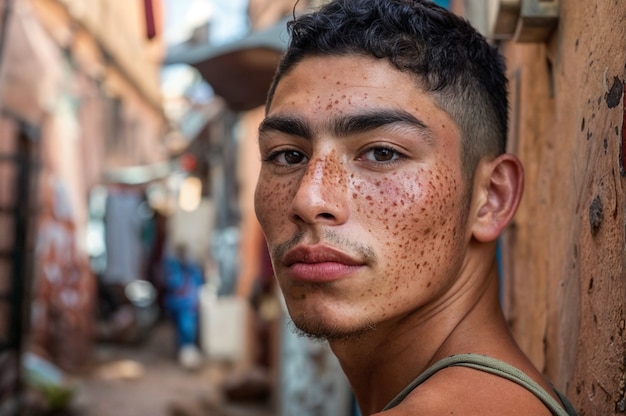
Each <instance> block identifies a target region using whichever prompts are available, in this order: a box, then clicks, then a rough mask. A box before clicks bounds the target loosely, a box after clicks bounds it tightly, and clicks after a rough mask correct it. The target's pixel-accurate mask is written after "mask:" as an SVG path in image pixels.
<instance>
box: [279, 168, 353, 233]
mask: <svg viewBox="0 0 626 416" xmlns="http://www.w3.org/2000/svg"><path fill="white" fill-rule="evenodd" d="M346 183H347V178H346V170H345V168H344V167H343V166H342V165H341V163H340V161H338V160H334V158H329V157H326V158H316V159H311V160H310V161H309V163H308V165H307V167H306V170H305V171H304V173H303V175H302V177H301V179H300V182H299V184H298V189H297V190H296V193H295V195H294V198H293V202H292V205H291V213H290V218H291V221H293V222H294V223H296V224H302V223H305V224H320V223H321V224H327V225H337V224H341V223H343V222H345V221H346V219H347V218H348V211H349V208H348V204H347V203H346V192H347V185H346Z"/></svg>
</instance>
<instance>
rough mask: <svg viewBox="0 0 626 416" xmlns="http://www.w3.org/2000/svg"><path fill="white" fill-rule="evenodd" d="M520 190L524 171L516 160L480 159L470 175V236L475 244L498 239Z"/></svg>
mask: <svg viewBox="0 0 626 416" xmlns="http://www.w3.org/2000/svg"><path fill="white" fill-rule="evenodd" d="M523 190H524V169H523V167H522V164H521V162H520V161H519V159H518V158H517V157H515V156H514V155H512V154H503V155H500V156H498V157H497V158H495V159H492V160H488V159H483V160H481V162H480V163H479V165H478V169H476V174H475V176H474V196H473V201H474V202H473V204H472V205H473V209H472V213H473V215H474V218H473V224H472V235H473V237H474V238H476V239H477V240H478V241H481V242H489V241H493V240H495V239H497V238H498V236H499V235H500V234H501V233H502V231H503V230H504V228H505V227H506V226H507V225H508V224H509V222H511V219H512V218H513V216H514V215H515V212H516V211H517V207H518V205H519V203H520V200H521V198H522V193H523Z"/></svg>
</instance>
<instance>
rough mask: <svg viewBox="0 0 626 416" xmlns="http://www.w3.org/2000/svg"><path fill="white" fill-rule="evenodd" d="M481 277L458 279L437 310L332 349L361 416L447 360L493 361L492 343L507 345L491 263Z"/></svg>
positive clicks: (423, 311)
mask: <svg viewBox="0 0 626 416" xmlns="http://www.w3.org/2000/svg"><path fill="white" fill-rule="evenodd" d="M481 274H482V277H480V278H475V279H459V280H458V282H457V284H456V285H455V287H452V288H451V289H450V290H449V291H448V292H446V296H445V297H443V298H442V299H440V300H438V302H437V304H433V305H429V306H428V307H423V308H419V309H416V310H414V311H412V312H410V313H409V314H407V315H406V316H403V317H400V318H397V319H394V320H391V321H389V322H385V323H382V324H380V325H379V326H377V328H376V329H375V330H374V331H372V332H370V333H368V334H366V335H364V336H363V337H361V338H360V339H358V340H349V341H335V342H332V343H331V348H332V350H333V352H334V353H335V355H336V356H337V357H338V359H339V361H340V363H341V365H342V368H343V370H344V372H345V373H346V376H347V377H348V380H349V381H350V384H351V386H352V389H353V391H354V394H355V396H356V399H357V402H358V404H359V407H360V409H361V411H362V412H363V414H372V413H375V412H378V411H380V410H381V409H382V408H383V407H384V406H385V405H386V404H387V403H388V402H389V401H391V399H393V398H394V397H395V396H396V395H397V394H398V393H399V392H400V391H401V390H402V389H403V388H404V387H406V385H408V384H409V383H410V382H411V381H413V380H414V379H415V378H416V377H417V376H418V375H419V374H421V373H422V372H423V371H424V370H426V369H427V368H428V367H430V366H431V365H432V364H434V363H435V362H437V361H439V360H440V359H442V358H444V357H446V356H449V355H453V354H461V353H480V354H486V355H490V354H491V355H497V353H496V352H495V351H492V349H493V346H494V344H501V343H498V342H494V339H506V340H508V341H506V342H507V343H509V342H512V340H511V339H510V336H509V335H508V328H507V325H506V322H505V320H504V318H503V316H502V312H501V309H500V304H499V299H498V281H497V267H496V264H495V261H493V262H492V265H491V267H490V268H489V270H482V272H481ZM474 277H476V276H474ZM476 282H477V283H476ZM494 317H497V318H496V319H494Z"/></svg>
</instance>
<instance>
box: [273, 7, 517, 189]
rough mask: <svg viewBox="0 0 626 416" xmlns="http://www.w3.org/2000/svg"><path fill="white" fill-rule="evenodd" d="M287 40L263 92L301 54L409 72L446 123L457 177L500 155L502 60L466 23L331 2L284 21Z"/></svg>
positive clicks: (444, 13) (434, 11)
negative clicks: (454, 142) (455, 147)
mask: <svg viewBox="0 0 626 416" xmlns="http://www.w3.org/2000/svg"><path fill="white" fill-rule="evenodd" d="M288 30H289V33H290V36H291V38H290V42H289V45H288V48H287V51H286V52H285V54H284V55H283V57H282V59H281V61H280V64H279V66H278V69H277V71H276V74H275V76H274V80H273V82H272V85H271V87H270V89H269V93H268V97H267V103H266V110H269V107H270V105H271V102H272V99H273V96H274V92H275V90H276V86H277V84H278V83H279V82H280V80H281V78H282V76H283V75H285V74H286V73H287V72H289V70H290V69H291V68H293V67H294V66H295V65H296V64H298V63H299V62H300V61H301V60H302V59H303V58H305V57H307V56H324V55H329V56H332V55H335V56H337V55H363V56H371V57H374V58H378V59H387V60H388V61H389V62H390V63H391V64H392V65H393V66H395V67H396V68H397V69H398V70H400V71H403V72H408V73H412V74H414V75H415V78H416V87H417V88H420V89H422V90H423V91H424V92H426V93H429V94H431V96H432V97H433V99H434V100H435V102H436V104H437V105H438V106H439V107H440V108H442V109H443V110H444V111H446V112H447V113H448V114H450V116H451V117H452V118H453V119H454V121H455V122H456V123H457V125H458V126H459V128H460V131H461V136H462V140H461V141H462V155H461V157H462V162H463V171H464V173H465V177H466V178H467V179H468V180H469V179H471V178H472V177H473V173H474V170H475V169H476V166H477V164H478V162H479V161H480V159H481V158H482V157H483V156H486V155H498V154H501V153H503V152H505V149H506V135H507V128H508V101H507V80H506V75H505V64H504V58H503V57H502V56H501V55H500V54H499V53H498V50H497V49H496V48H495V47H493V46H492V45H490V44H489V43H488V42H487V41H486V40H485V38H484V37H483V36H482V35H481V34H480V33H478V32H477V31H476V30H475V29H474V28H473V27H472V26H471V24H470V23H469V22H467V21H466V20H464V19H462V18H461V17H459V16H457V15H455V14H453V13H452V12H450V11H448V10H446V9H444V8H442V7H439V6H437V5H436V4H434V3H432V2H431V1H428V0H333V1H331V2H330V3H327V4H325V5H324V6H322V7H321V8H320V9H319V10H318V11H315V12H312V13H309V14H305V15H302V16H299V17H297V18H295V19H294V20H292V21H290V22H289V23H288Z"/></svg>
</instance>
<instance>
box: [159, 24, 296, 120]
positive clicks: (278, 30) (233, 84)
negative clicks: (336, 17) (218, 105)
mask: <svg viewBox="0 0 626 416" xmlns="http://www.w3.org/2000/svg"><path fill="white" fill-rule="evenodd" d="M288 20H289V18H285V19H282V20H280V21H279V22H278V23H276V24H274V25H273V26H271V27H269V28H267V29H264V30H260V31H257V32H252V33H250V34H249V35H248V36H246V37H244V38H242V39H240V40H238V41H235V42H232V43H229V44H226V45H223V46H219V47H215V46H211V45H193V44H190V43H183V44H179V45H176V46H174V47H172V48H170V49H169V51H168V54H167V56H166V58H165V60H164V64H165V65H168V64H179V63H183V64H189V65H191V66H193V67H195V68H196V69H198V71H199V72H200V74H201V75H202V77H203V78H204V79H205V80H206V81H207V82H208V83H209V84H210V85H211V87H212V88H213V90H214V91H215V93H216V94H217V95H219V96H220V97H222V98H223V99H224V100H225V101H226V105H227V106H228V107H229V108H230V109H232V110H234V111H246V110H250V109H253V108H255V107H258V106H260V105H263V104H264V103H265V98H266V95H267V90H268V89H269V86H270V84H271V82H272V79H273V77H274V72H275V71H276V66H277V65H278V62H279V60H280V56H281V55H282V53H283V52H284V51H285V49H286V47H287V42H288V33H287V25H286V23H287V21H288Z"/></svg>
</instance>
